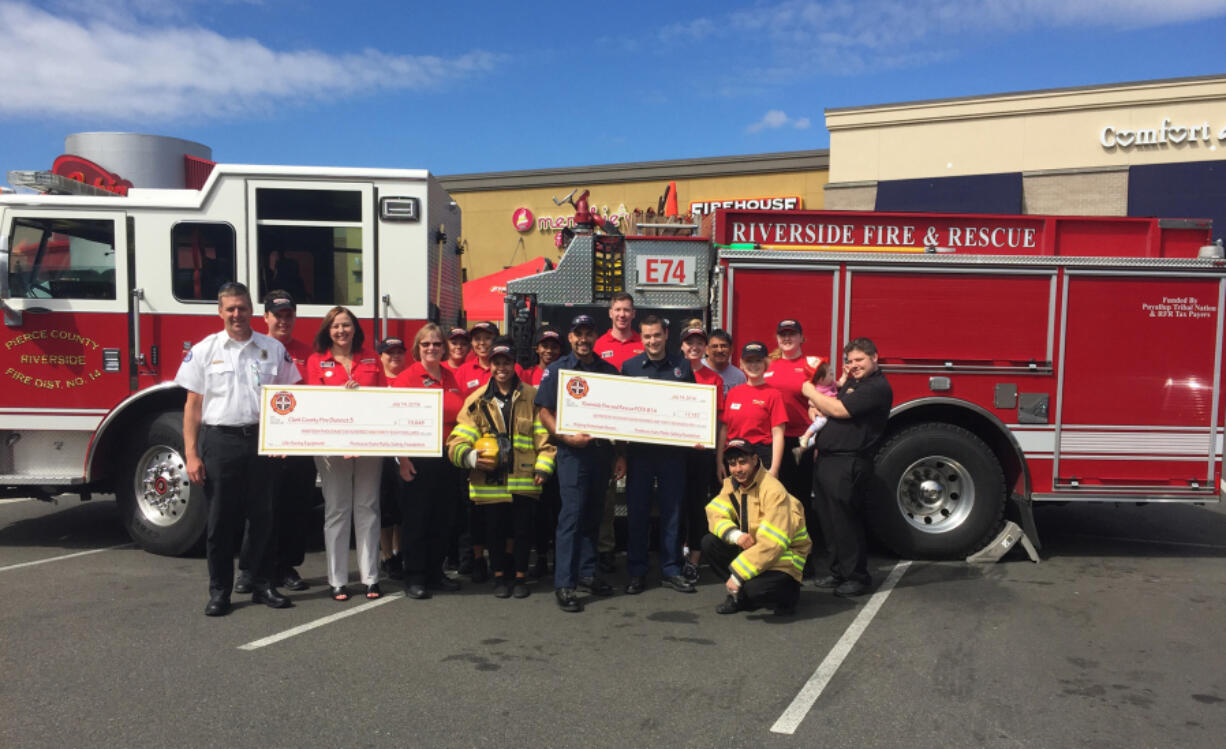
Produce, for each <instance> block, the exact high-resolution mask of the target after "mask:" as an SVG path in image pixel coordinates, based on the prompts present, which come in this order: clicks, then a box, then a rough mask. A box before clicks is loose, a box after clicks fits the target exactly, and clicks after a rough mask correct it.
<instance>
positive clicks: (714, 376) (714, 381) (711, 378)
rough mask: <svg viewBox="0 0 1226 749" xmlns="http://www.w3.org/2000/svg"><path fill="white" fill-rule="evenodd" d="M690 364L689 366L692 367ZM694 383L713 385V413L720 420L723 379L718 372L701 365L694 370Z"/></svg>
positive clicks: (721, 416) (722, 410) (721, 414)
mask: <svg viewBox="0 0 1226 749" xmlns="http://www.w3.org/2000/svg"><path fill="white" fill-rule="evenodd" d="M693 364H694V363H693V362H690V366H693ZM694 382H697V383H698V384H699V385H714V386H715V413H716V414H718V415H719V417H720V418H721V419H722V418H723V414H724V378H723V377H720V376H719V372H716V371H715V370H714V369H711V368H710V367H708V366H706V365H704V364H702V363H701V362H700V363H699V365H698V369H695V370H694Z"/></svg>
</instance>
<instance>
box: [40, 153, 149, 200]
mask: <svg viewBox="0 0 1226 749" xmlns="http://www.w3.org/2000/svg"><path fill="white" fill-rule="evenodd" d="M51 173H52V174H58V175H60V176H61V177H67V178H68V179H73V180H76V181H77V182H84V183H85V184H87V185H93V186H94V187H100V188H102V189H103V190H106V191H107V192H113V193H115V194H116V195H127V194H128V188H130V187H132V183H131V182H129V181H128V180H126V179H124V178H123V177H120V176H119V175H118V174H114V173H112V172H108V171H107V170H105V169H103V168H102V167H100V166H98V165H97V164H95V163H94V162H92V161H90V160H89V159H83V158H81V157H80V156H73V155H72V154H67V153H66V154H64V155H63V156H59V157H57V158H56V159H55V162H54V163H52V165H51Z"/></svg>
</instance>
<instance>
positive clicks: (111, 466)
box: [0, 163, 461, 554]
mask: <svg viewBox="0 0 1226 749" xmlns="http://www.w3.org/2000/svg"><path fill="white" fill-rule="evenodd" d="M209 166H210V167H211V172H209V174H208V176H207V178H206V179H203V180H202V185H201V187H200V188H199V189H153V188H146V189H141V188H137V187H133V188H128V187H126V186H124V187H123V188H122V189H116V188H115V186H114V185H107V186H103V187H97V186H94V185H90V184H83V183H82V182H80V181H78V180H73V179H68V178H65V177H63V176H62V175H59V174H55V173H49V172H32V173H13V172H10V175H9V178H10V182H12V183H13V184H22V185H27V186H32V187H34V188H35V191H33V192H25V193H14V192H5V193H4V194H3V195H0V304H2V305H3V314H4V326H3V332H0V340H2V347H0V356H2V357H3V358H2V359H0V369H2V370H3V380H4V382H5V385H4V387H3V388H2V389H0V393H3V395H0V487H2V488H3V489H2V491H3V492H5V493H7V494H9V495H16V496H30V495H40V496H50V495H53V494H58V493H63V492H67V491H73V492H79V493H81V495H82V498H89V496H90V494H91V493H93V492H112V491H113V492H114V493H115V495H116V498H117V501H118V504H119V507H120V510H121V512H122V514H123V519H124V523H125V525H126V526H127V528H128V530H129V532H130V533H131V535H132V538H133V539H134V540H135V541H137V542H138V543H139V544H140V545H142V546H143V547H144V548H146V549H148V550H150V551H154V552H158V553H166V554H177V553H182V552H184V551H186V550H188V549H190V548H192V547H193V546H195V545H196V544H197V543H198V542H199V541H200V539H201V538H202V534H203V532H204V528H205V510H204V507H203V501H202V495H201V492H200V488H199V487H195V486H192V485H191V484H190V483H189V482H188V479H187V475H186V472H185V468H184V461H183V456H182V434H181V431H182V407H183V402H184V393H183V391H182V390H181V389H180V388H179V387H177V386H176V385H175V384H174V382H173V380H174V377H175V373H176V371H177V369H178V366H179V363H180V361H181V360H182V357H183V355H184V353H185V352H186V351H187V350H188V349H189V348H190V347H191V345H192V344H193V343H195V342H196V341H198V340H200V339H201V338H203V337H204V336H205V335H207V334H209V333H212V332H215V331H217V330H219V329H220V327H219V326H220V321H219V320H218V319H217V291H218V289H219V288H220V287H221V285H222V284H223V283H225V282H227V281H240V282H243V283H245V284H246V285H247V286H248V287H249V288H250V290H251V293H252V295H253V297H254V301H255V311H254V316H256V317H258V316H260V315H261V314H262V307H261V305H260V300H261V298H262V297H263V295H264V294H266V293H267V292H268V291H270V290H273V289H284V290H287V291H289V292H290V293H291V294H292V295H293V296H294V298H295V299H296V301H297V303H298V324H297V327H296V329H295V337H296V338H298V339H299V340H302V341H304V342H310V341H312V340H313V338H314V336H315V334H316V332H317V330H318V326H319V321H320V319H321V318H322V317H323V315H324V314H325V313H326V312H327V310H329V309H330V308H331V307H333V306H335V305H343V306H345V307H348V308H349V309H351V310H352V311H353V312H354V314H355V315H357V317H358V318H359V319H360V320H361V321H362V323H363V325H365V326H367V328H366V334H367V338H368V339H369V340H371V341H372V343H373V340H374V339H377V338H381V337H386V336H388V335H397V336H412V335H413V334H414V333H415V332H416V330H417V328H419V327H420V326H421V325H422V324H423V323H424V322H426V321H427V320H435V321H446V322H447V323H448V324H450V323H451V322H452V321H455V320H458V319H459V316H460V314H461V312H460V268H459V256H458V252H457V249H456V241H457V239H458V237H459V232H460V211H459V209H458V207H457V206H456V204H455V203H454V202H453V201H452V200H451V198H450V196H449V195H448V194H447V193H446V192H445V191H444V190H443V189H442V188H441V187H440V186H439V184H438V182H437V181H436V180H435V179H434V178H433V177H432V176H431V175H430V174H429V173H428V172H426V171H424V170H407V169H406V170H401V169H347V168H314V167H290V166H251V165H227V164H211V163H209ZM103 173H105V172H103ZM253 326H254V328H255V329H256V330H260V331H264V330H265V327H264V325H263V323H262V322H261V321H259V320H253Z"/></svg>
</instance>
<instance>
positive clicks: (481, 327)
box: [468, 321, 498, 338]
mask: <svg viewBox="0 0 1226 749" xmlns="http://www.w3.org/2000/svg"><path fill="white" fill-rule="evenodd" d="M479 331H485V332H486V333H489V334H490V335H498V326H497V325H495V324H494V323H492V322H489V321H482V322H479V323H477V324H476V325H474V326H472V328H471V329H470V330H469V331H468V335H469V337H470V338H471V337H472V335H473V334H474V333H477V332H479Z"/></svg>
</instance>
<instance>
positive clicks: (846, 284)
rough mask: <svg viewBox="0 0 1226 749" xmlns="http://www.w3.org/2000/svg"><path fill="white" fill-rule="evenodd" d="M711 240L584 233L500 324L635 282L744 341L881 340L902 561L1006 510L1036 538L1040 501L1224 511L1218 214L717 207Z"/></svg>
mask: <svg viewBox="0 0 1226 749" xmlns="http://www.w3.org/2000/svg"><path fill="white" fill-rule="evenodd" d="M666 228H667V227H666ZM694 228H695V229H697V228H698V227H694ZM653 230H654V231H659V230H660V227H654V229H653ZM698 233H701V234H704V235H705V236H686V237H670V236H633V237H620V236H615V235H603V234H597V233H592V232H591V231H583V230H582V229H581V230H580V231H579V233H577V234H576V236H575V237H574V239H573V241H572V242H571V243H570V245H569V248H568V250H567V252H566V254H565V256H564V257H563V258H562V261H561V262H560V263H559V265H558V268H557V269H556V270H554V271H552V272H549V273H543V274H540V275H537V276H533V277H530V278H527V279H521V280H519V281H513V282H511V283H510V284H509V286H508V288H509V292H510V295H509V297H508V311H509V315H508V322H509V323H512V324H515V325H517V326H518V327H519V328H520V329H524V328H527V327H529V326H531V325H533V324H540V323H542V322H553V323H554V324H561V323H562V322H563V320H564V319H565V318H567V317H568V316H569V315H571V314H575V313H576V312H577V311H579V310H580V309H582V308H585V307H586V308H587V309H586V310H585V311H590V312H592V313H594V315H595V316H596V319H597V320H603V319H605V317H606V316H605V315H604V314H603V312H602V311H601V308H603V307H604V306H605V302H606V300H607V299H608V298H609V295H610V294H611V293H613V292H616V291H620V290H622V289H624V290H626V291H629V292H630V293H632V294H633V295H634V296H635V300H636V306H637V307H638V308H639V310H640V311H639V315H640V316H641V315H643V314H645V312H647V311H652V312H656V313H659V314H663V315H664V316H666V317H669V318H672V319H674V320H676V319H679V318H684V317H688V316H691V315H694V316H700V317H703V318H705V319H707V320H708V321H709V322H710V323H711V324H712V325H713V326H716V327H723V328H725V329H727V330H728V331H730V332H731V334H732V336H733V339H734V341H735V343H736V345H737V346H739V345H740V344H742V343H744V342H746V341H749V340H753V339H756V340H760V341H765V342H767V343H768V344H770V345H772V347H773V341H774V338H773V335H774V331H775V325H776V323H777V322H778V321H779V320H781V319H784V318H794V319H797V320H799V321H800V322H801V323H802V324H803V326H804V331H805V338H806V340H805V344H804V350H805V352H806V353H807V354H811V355H820V356H823V357H832V358H833V360H835V361H839V360H841V355H840V352H841V350H842V347H843V345H844V344H845V343H846V342H848V341H850V340H851V339H853V338H855V337H859V336H867V337H869V338H872V339H873V340H874V341H875V342H876V344H877V346H878V348H879V350H880V363H881V365H882V368H883V369H884V371H885V372H886V373H887V375H888V376H889V378H890V382H891V384H892V385H893V388H894V395H895V401H894V409H893V412H892V415H891V418H890V422H889V427H888V431H887V434H886V435H885V436H884V438H883V440H882V441H881V443H880V447H879V449H878V451H877V455H876V474H877V486H876V489H875V491H874V492H873V493H872V494H873V500H872V501H873V506H872V507H871V508H869V509H868V510H867V512H866V517H867V520H868V522H869V523H870V525H871V529H872V530H873V531H874V532H875V534H876V535H877V536H878V537H879V538H880V539H881V540H882V541H883V542H884V543H885V544H886V545H887V546H889V547H890V548H891V549H892V550H894V551H895V552H896V553H898V554H899V555H901V556H905V557H943V558H956V557H963V556H966V555H967V554H969V553H971V552H973V551H975V550H977V549H979V548H981V547H983V546H984V544H986V543H987V542H989V541H990V540H991V539H992V538H993V536H994V535H995V534H996V533H997V532H998V531H999V529H1000V527H1001V524H1002V522H1003V518H1004V517H1005V513H1006V510H1007V509H1008V508H1011V507H1012V508H1015V509H1016V511H1017V512H1018V514H1019V515H1020V517H1019V520H1021V521H1022V522H1023V525H1024V526H1025V527H1026V530H1027V533H1028V535H1031V536H1032V537H1034V536H1035V535H1036V532H1035V529H1034V527H1033V521H1032V518H1031V515H1030V513H1029V508H1030V507H1031V503H1032V502H1048V501H1056V502H1103V503H1114V502H1216V501H1218V499H1219V496H1220V492H1221V491H1222V432H1223V422H1224V419H1223V403H1222V398H1221V394H1222V386H1223V373H1222V339H1223V335H1222V334H1223V320H1224V317H1223V306H1224V298H1226V261H1224V260H1223V258H1222V251H1221V245H1220V244H1216V245H1211V244H1210V226H1209V222H1207V221H1201V220H1162V219H1147V218H1084V217H1065V216H988V215H964V214H963V215H945V214H905V213H869V212H826V211H738V210H721V211H718V212H717V213H716V214H715V216H714V218H713V221H712V220H711V219H710V217H708V219H707V220H706V223H705V224H704V226H703V227H702V229H701V231H700V232H698ZM673 327H674V328H676V327H677V326H673ZM675 335H676V331H675V330H674V336H675ZM674 344H675V341H674ZM1010 500H1014V501H1013V502H1012V503H1011V502H1010ZM1010 511H1011V512H1012V511H1014V510H1010ZM1035 540H1037V539H1035Z"/></svg>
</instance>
